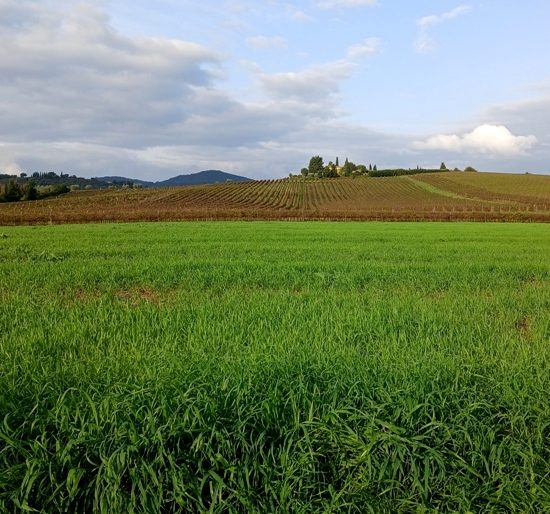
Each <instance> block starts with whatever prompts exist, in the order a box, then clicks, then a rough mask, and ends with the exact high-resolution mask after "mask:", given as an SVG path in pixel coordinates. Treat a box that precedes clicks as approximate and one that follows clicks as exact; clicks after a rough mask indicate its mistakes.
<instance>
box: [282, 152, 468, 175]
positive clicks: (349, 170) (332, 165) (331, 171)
mask: <svg viewBox="0 0 550 514" xmlns="http://www.w3.org/2000/svg"><path fill="white" fill-rule="evenodd" d="M445 171H450V170H449V169H448V168H447V166H446V165H445V163H444V162H442V163H441V166H440V167H439V168H436V169H429V168H421V167H420V166H417V167H416V168H409V169H405V168H396V169H382V170H379V169H378V167H377V165H376V164H374V165H373V164H369V165H368V166H366V165H365V164H355V163H353V162H352V161H350V160H349V159H348V158H347V157H346V160H345V162H344V164H343V166H340V164H339V159H338V157H336V161H335V162H332V161H329V163H328V164H326V165H325V163H324V161H323V158H322V157H321V156H320V155H314V156H313V157H312V158H311V159H310V160H309V165H308V167H307V168H306V167H304V168H302V169H301V171H300V174H301V175H302V176H304V177H315V178H327V177H351V176H357V175H367V176H369V177H396V176H400V175H416V174H419V173H440V172H445ZM453 171H461V170H459V169H458V168H455V169H454V170H453ZM464 171H476V170H475V169H474V168H472V167H471V166H468V167H467V168H465V169H464ZM291 175H292V174H291Z"/></svg>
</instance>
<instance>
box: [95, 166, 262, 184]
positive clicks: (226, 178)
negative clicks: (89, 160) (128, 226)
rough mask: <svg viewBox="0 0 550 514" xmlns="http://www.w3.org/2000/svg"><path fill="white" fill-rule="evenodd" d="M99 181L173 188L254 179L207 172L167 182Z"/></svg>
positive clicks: (181, 176)
mask: <svg viewBox="0 0 550 514" xmlns="http://www.w3.org/2000/svg"><path fill="white" fill-rule="evenodd" d="M98 180H101V181H103V182H110V183H113V184H120V183H122V184H128V183H134V184H139V185H141V186H143V187H172V186H198V185H206V184H222V183H225V182H250V181H252V179H250V178H247V177H241V176H240V175H233V174H231V173H226V172H225V171H220V170H205V171H199V172H198V173H191V174H189V175H178V176H177V177H172V178H169V179H167V180H160V181H158V182H150V181H146V180H138V179H133V178H127V177H98Z"/></svg>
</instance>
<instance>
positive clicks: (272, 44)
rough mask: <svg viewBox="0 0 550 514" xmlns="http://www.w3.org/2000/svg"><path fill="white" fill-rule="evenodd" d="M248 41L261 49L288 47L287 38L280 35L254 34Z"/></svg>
mask: <svg viewBox="0 0 550 514" xmlns="http://www.w3.org/2000/svg"><path fill="white" fill-rule="evenodd" d="M246 42H247V43H248V44H249V45H250V46H252V47H254V48H259V49H271V48H276V49H277V48H278V49H284V48H286V47H287V41H286V39H285V38H282V37H279V36H271V37H270V36H253V37H249V38H248V39H247V40H246Z"/></svg>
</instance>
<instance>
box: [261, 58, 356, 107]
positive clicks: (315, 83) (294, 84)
mask: <svg viewBox="0 0 550 514" xmlns="http://www.w3.org/2000/svg"><path fill="white" fill-rule="evenodd" d="M353 69H354V65H353V64H352V63H350V62H347V61H336V62H330V63H325V64H322V65H319V66H314V67H311V68H308V69H305V70H301V71H297V72H284V73H274V74H266V73H259V74H258V77H257V79H258V82H259V84H260V86H261V88H262V89H263V90H264V91H265V92H266V93H267V94H268V96H269V97H271V98H274V99H276V100H279V101H280V100H286V101H293V102H299V103H300V104H302V105H308V104H313V105H315V106H317V105H318V106H319V107H320V108H321V107H322V111H324V112H325V114H326V113H327V112H328V111H329V110H328V109H327V107H328V105H327V104H331V103H333V100H334V97H335V96H336V95H337V94H338V93H339V90H340V83H341V82H342V81H343V80H346V79H348V78H349V77H350V76H351V73H352V71H353ZM323 106H324V107H323Z"/></svg>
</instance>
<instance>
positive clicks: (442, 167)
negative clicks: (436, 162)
mask: <svg viewBox="0 0 550 514" xmlns="http://www.w3.org/2000/svg"><path fill="white" fill-rule="evenodd" d="M439 169H440V170H446V169H447V166H445V163H444V162H442V163H441V166H439Z"/></svg>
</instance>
